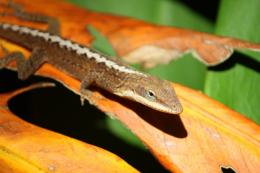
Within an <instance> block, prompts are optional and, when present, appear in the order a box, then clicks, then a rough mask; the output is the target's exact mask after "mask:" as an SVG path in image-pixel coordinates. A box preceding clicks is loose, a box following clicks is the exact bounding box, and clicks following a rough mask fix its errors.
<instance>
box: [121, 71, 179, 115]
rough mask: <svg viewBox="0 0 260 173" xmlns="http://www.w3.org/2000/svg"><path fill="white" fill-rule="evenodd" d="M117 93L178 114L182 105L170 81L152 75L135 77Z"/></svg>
mask: <svg viewBox="0 0 260 173" xmlns="http://www.w3.org/2000/svg"><path fill="white" fill-rule="evenodd" d="M126 85H127V86H126V87H124V89H123V90H120V91H119V93H117V94H118V95H120V96H122V97H126V98H128V99H131V100H134V101H137V102H139V103H142V104H144V105H146V106H148V107H150V108H152V109H155V110H158V111H161V112H165V113H170V114H179V113H181V112H182V106H181V103H180V101H179V100H178V98H177V96H176V93H175V91H174V89H173V86H172V84H171V83H170V82H168V81H165V80H161V79H159V78H156V77H153V76H146V77H141V78H135V79H133V80H131V82H130V84H129V83H128V84H126Z"/></svg>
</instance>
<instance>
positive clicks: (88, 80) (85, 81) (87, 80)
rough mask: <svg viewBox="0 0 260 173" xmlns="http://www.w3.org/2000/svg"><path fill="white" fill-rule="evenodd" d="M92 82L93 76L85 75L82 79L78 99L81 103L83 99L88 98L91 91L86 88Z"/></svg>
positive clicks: (82, 103)
mask: <svg viewBox="0 0 260 173" xmlns="http://www.w3.org/2000/svg"><path fill="white" fill-rule="evenodd" d="M93 83H94V76H92V75H91V74H90V75H87V77H85V78H84V79H83V80H82V81H81V85H80V95H81V96H80V101H81V105H82V106H83V105H84V101H85V99H87V100H90V98H91V95H92V92H91V91H90V90H89V89H88V88H89V87H90V86H91V85H92V84H93Z"/></svg>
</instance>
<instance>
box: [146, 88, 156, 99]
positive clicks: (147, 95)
mask: <svg viewBox="0 0 260 173" xmlns="http://www.w3.org/2000/svg"><path fill="white" fill-rule="evenodd" d="M145 97H146V98H147V99H149V100H155V94H154V92H153V91H152V90H148V91H146V95H145Z"/></svg>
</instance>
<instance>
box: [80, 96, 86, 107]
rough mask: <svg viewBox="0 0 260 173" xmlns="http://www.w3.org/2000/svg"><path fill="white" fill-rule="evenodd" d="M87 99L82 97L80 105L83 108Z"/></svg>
mask: <svg viewBox="0 0 260 173" xmlns="http://www.w3.org/2000/svg"><path fill="white" fill-rule="evenodd" d="M84 102H85V98H84V97H83V96H80V104H81V106H84Z"/></svg>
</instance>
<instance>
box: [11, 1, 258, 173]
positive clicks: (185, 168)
mask: <svg viewBox="0 0 260 173" xmlns="http://www.w3.org/2000/svg"><path fill="white" fill-rule="evenodd" d="M18 2H21V4H23V5H24V6H25V7H26V9H27V10H28V11H31V12H33V11H34V12H39V11H41V12H42V13H44V14H47V15H53V16H58V17H59V19H60V20H61V21H62V22H61V23H62V35H63V36H64V37H67V38H71V39H73V40H75V41H78V42H81V43H89V41H90V37H89V35H88V34H87V32H86V31H85V25H86V24H91V25H93V26H94V27H95V28H98V29H99V30H100V31H101V32H102V33H104V34H105V35H107V36H108V37H109V39H110V40H111V42H112V43H113V45H114V46H115V48H116V49H117V50H118V52H119V53H120V54H124V55H125V54H127V53H129V51H130V52H131V51H133V49H136V48H138V47H139V46H143V45H147V44H148V45H149V44H154V43H155V45H156V46H157V45H159V47H161V48H167V49H168V48H169V47H170V48H171V46H173V45H171V44H169V43H173V41H172V40H171V39H168V36H169V34H172V35H173V36H174V35H175V34H178V33H179V34H181V36H182V37H180V38H177V39H176V40H177V43H178V42H180V41H181V39H183V40H184V43H185V44H184V43H183V42H181V43H180V44H179V45H184V46H181V47H180V48H178V49H179V50H180V51H184V50H186V47H185V46H186V45H187V44H186V43H187V42H185V40H186V41H189V42H190V39H188V37H189V36H190V35H189V34H188V33H190V34H194V32H191V31H186V30H185V31H183V30H180V31H179V30H175V29H173V28H167V27H159V26H155V25H150V24H146V23H144V22H140V21H136V20H134V19H128V18H125V17H117V16H111V15H106V14H98V13H94V12H89V11H85V10H81V9H78V8H76V7H73V6H72V5H69V4H66V3H63V2H60V1H48V0H44V1H43V0H38V2H37V6H34V3H32V1H29V0H23V1H22V0H19V1H18ZM43 4H44V5H45V6H46V5H48V8H44V9H43V8H41V6H42V5H43ZM57 6H59V7H61V10H53V9H55V7H57ZM40 8H41V9H40ZM68 10H70V11H73V12H75V13H74V14H75V15H70V14H68V12H67V11H68ZM58 14H59V15H58ZM85 16H88V17H85ZM104 21H109V24H107V23H105V22H104ZM14 22H17V23H19V24H20V23H22V22H20V21H14ZM104 23H105V24H104ZM104 25H105V26H104ZM133 26H136V27H137V30H136V32H134V31H130V29H129V28H131V27H133ZM145 28H146V29H148V30H149V31H150V32H149V33H150V34H149V37H148V39H149V40H146V39H144V38H147V37H144V36H145V35H144V34H143V33H144V32H142V29H145ZM156 28H157V30H158V28H160V33H159V34H154V35H153V36H151V33H153V32H155V30H156ZM71 30H73V31H74V32H71ZM137 31H138V32H137ZM176 31H178V32H176ZM139 32H140V34H139ZM72 33H73V35H72ZM156 33H158V32H156ZM163 33H164V34H163ZM174 33H175V34H174ZM129 34H131V35H130V36H131V38H130V36H129ZM197 34H198V33H195V35H197ZM166 36H167V37H166ZM186 36H187V38H186ZM205 37H206V39H204V40H202V42H205V43H206V46H205V45H204V46H205V47H198V48H197V50H200V51H202V52H203V51H204V50H205V49H206V50H212V51H214V50H220V49H218V47H219V46H218V45H219V44H222V43H223V42H226V43H228V44H227V45H229V46H230V45H232V46H233V47H235V46H234V45H233V41H234V40H233V39H231V40H230V39H227V41H225V39H222V38H219V37H215V36H210V35H204V34H202V35H201V34H199V35H198V36H197V37H196V36H195V40H193V41H192V43H194V44H193V45H196V46H198V45H200V44H198V45H197V43H196V42H198V41H199V40H200V39H201V38H205ZM196 38H198V39H196ZM121 39H126V40H127V43H129V44H128V48H127V47H126V46H125V45H124V44H117V43H120V40H121ZM208 39H210V40H212V39H213V42H217V44H216V45H217V46H214V44H215V43H214V44H213V46H210V45H211V43H212V42H208V41H207V40H208ZM167 40H168V41H167ZM205 40H206V41H205ZM195 43H196V44H195ZM208 43H210V44H209V45H208V46H207V44H208ZM226 43H225V44H226ZM231 43H232V44H231ZM234 44H238V45H242V46H245V45H247V44H248V45H249V46H251V47H252V46H253V47H254V46H256V48H257V46H259V45H251V44H249V43H244V44H242V42H240V41H235V42H234ZM177 45H178V44H177ZM238 45H237V46H238ZM207 47H210V48H207ZM220 47H222V46H220ZM220 52H222V53H223V51H220ZM216 53H217V52H216ZM224 55H226V54H224ZM222 58H223V57H222ZM220 61H221V58H218V59H217V60H216V59H215V58H214V59H213V60H212V61H209V62H220ZM37 74H38V75H42V76H47V77H51V78H54V79H55V80H58V81H62V82H63V83H64V84H65V86H67V87H68V88H69V89H71V90H73V91H74V92H75V93H78V92H79V85H80V82H79V81H77V80H75V79H73V78H71V77H69V76H67V75H65V74H64V73H62V72H60V71H58V70H57V69H55V68H53V67H52V66H50V65H48V64H46V65H44V66H43V67H42V68H41V69H40V70H39V71H38V72H37ZM175 89H176V91H177V94H178V96H179V98H180V100H181V102H182V104H183V107H184V112H183V113H182V114H181V115H168V114H164V113H161V112H157V111H154V110H151V109H149V108H146V107H144V106H142V105H140V104H138V103H134V102H131V101H128V100H124V99H122V98H119V97H116V96H114V95H111V94H109V93H106V92H104V91H101V92H98V91H95V92H94V94H93V96H92V98H91V102H92V104H94V105H96V106H97V107H98V108H99V109H101V110H102V111H104V112H107V113H109V114H113V115H114V116H115V117H116V118H117V119H119V120H120V121H121V122H122V123H123V124H125V125H126V126H127V127H128V128H129V129H131V131H132V132H133V133H135V134H136V135H137V136H138V137H139V138H140V139H141V140H142V141H143V142H144V143H145V144H146V145H147V147H148V148H149V149H150V150H151V151H152V153H153V154H154V155H155V156H156V157H157V158H158V160H159V161H160V162H161V163H162V164H163V165H164V166H165V167H166V168H168V169H169V170H171V171H173V172H220V170H221V167H223V168H226V167H231V168H232V169H234V170H236V171H237V172H243V173H245V172H257V170H258V168H259V165H260V133H259V132H260V128H259V126H257V125H256V124H255V123H253V122H251V121H250V120H248V119H246V118H244V117H243V116H242V115H240V114H238V113H236V112H234V111H232V110H230V109H228V108H227V107H225V106H224V105H222V104H220V103H218V102H216V101H214V100H212V99H210V98H208V97H207V96H205V95H203V94H201V93H199V92H197V91H194V90H191V89H188V88H186V87H183V86H181V85H177V84H176V85H175ZM101 94H102V95H101Z"/></svg>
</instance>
